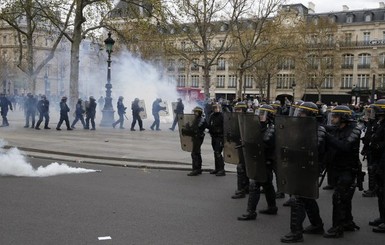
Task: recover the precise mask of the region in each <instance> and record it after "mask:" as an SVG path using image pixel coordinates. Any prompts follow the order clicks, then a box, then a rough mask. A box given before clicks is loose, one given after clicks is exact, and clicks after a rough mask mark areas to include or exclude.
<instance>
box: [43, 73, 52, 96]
mask: <svg viewBox="0 0 385 245" xmlns="http://www.w3.org/2000/svg"><path fill="white" fill-rule="evenodd" d="M50 90H51V89H50V84H49V81H48V74H47V72H46V73H45V75H44V91H45V95H46V96H47V97H48V98H49V96H50V93H51V91H50Z"/></svg>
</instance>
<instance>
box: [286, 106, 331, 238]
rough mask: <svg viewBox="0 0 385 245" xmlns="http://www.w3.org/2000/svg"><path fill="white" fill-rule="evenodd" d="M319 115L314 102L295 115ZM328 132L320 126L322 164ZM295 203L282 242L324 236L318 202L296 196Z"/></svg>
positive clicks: (299, 108) (297, 110)
mask: <svg viewBox="0 0 385 245" xmlns="http://www.w3.org/2000/svg"><path fill="white" fill-rule="evenodd" d="M318 113H319V110H318V107H317V105H316V104H314V103H313V102H303V103H302V104H301V105H299V106H297V108H296V110H295V112H294V115H293V116H297V117H316V116H317V115H318ZM325 135H326V130H325V128H324V127H323V126H320V125H319V126H318V134H317V137H318V161H319V162H322V156H323V155H324V153H325V138H326V136H325ZM293 200H294V203H293V204H292V205H290V208H291V213H290V233H288V234H286V235H285V236H283V237H282V238H281V242H284V243H295V242H302V241H303V235H302V234H303V233H305V234H323V232H324V228H323V227H324V224H323V221H322V219H321V216H320V213H319V207H318V204H317V201H316V200H315V199H311V198H305V197H300V196H296V197H295V198H294V199H293ZM306 215H307V216H308V217H309V221H310V225H309V226H308V227H306V228H305V229H303V227H302V224H303V222H304V220H305V218H306Z"/></svg>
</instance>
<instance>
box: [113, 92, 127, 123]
mask: <svg viewBox="0 0 385 245" xmlns="http://www.w3.org/2000/svg"><path fill="white" fill-rule="evenodd" d="M123 99H124V98H123V96H119V99H118V102H117V105H116V107H117V109H118V115H119V119H118V120H117V121H116V122H114V123H113V124H112V127H113V128H115V126H116V125H118V123H120V127H119V128H120V129H124V127H123V122H124V114H126V109H127V107H125V106H124V104H123Z"/></svg>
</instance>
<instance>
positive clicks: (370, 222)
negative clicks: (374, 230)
mask: <svg viewBox="0 0 385 245" xmlns="http://www.w3.org/2000/svg"><path fill="white" fill-rule="evenodd" d="M382 223H384V221H383V220H382V219H380V218H377V219H375V220H373V221H369V225H370V226H379V225H380V224H382Z"/></svg>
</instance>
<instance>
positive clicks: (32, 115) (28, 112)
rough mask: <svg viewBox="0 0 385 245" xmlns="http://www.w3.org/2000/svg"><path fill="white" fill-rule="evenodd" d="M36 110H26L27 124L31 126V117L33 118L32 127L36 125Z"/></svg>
mask: <svg viewBox="0 0 385 245" xmlns="http://www.w3.org/2000/svg"><path fill="white" fill-rule="evenodd" d="M35 114H36V112H35V111H31V110H27V111H26V112H25V126H27V127H29V118H31V122H32V127H35Z"/></svg>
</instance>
